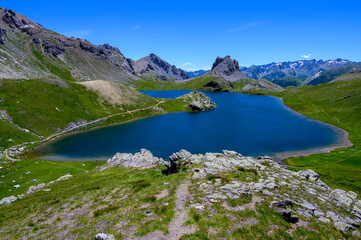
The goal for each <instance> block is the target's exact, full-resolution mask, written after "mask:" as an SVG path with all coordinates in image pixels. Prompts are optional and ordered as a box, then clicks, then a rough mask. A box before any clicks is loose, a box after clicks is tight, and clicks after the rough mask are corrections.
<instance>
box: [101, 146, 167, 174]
mask: <svg viewBox="0 0 361 240" xmlns="http://www.w3.org/2000/svg"><path fill="white" fill-rule="evenodd" d="M158 163H161V160H160V159H159V158H157V157H153V154H152V153H151V152H150V151H148V150H146V149H141V151H140V152H138V153H135V154H134V155H133V154H131V153H117V154H116V155H114V156H113V157H112V158H111V159H109V160H108V162H107V164H106V166H104V167H103V168H102V169H101V170H104V169H106V168H109V167H114V166H123V167H145V166H152V165H156V164H158Z"/></svg>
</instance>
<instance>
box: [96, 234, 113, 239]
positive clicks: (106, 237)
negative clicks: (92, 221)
mask: <svg viewBox="0 0 361 240" xmlns="http://www.w3.org/2000/svg"><path fill="white" fill-rule="evenodd" d="M95 240H115V238H114V236H113V235H111V234H105V233H98V234H97V235H96V236H95Z"/></svg>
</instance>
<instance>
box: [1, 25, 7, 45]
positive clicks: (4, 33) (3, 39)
mask: <svg viewBox="0 0 361 240" xmlns="http://www.w3.org/2000/svg"><path fill="white" fill-rule="evenodd" d="M6 33H7V32H6V30H5V29H2V28H0V44H1V45H4V44H5V40H6V38H5V36H6Z"/></svg>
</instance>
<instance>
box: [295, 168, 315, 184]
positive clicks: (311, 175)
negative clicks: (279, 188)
mask: <svg viewBox="0 0 361 240" xmlns="http://www.w3.org/2000/svg"><path fill="white" fill-rule="evenodd" d="M298 175H299V176H300V177H302V178H304V179H306V180H311V181H317V180H318V179H319V178H320V175H318V173H316V172H315V171H313V170H311V169H307V170H304V171H299V172H298Z"/></svg>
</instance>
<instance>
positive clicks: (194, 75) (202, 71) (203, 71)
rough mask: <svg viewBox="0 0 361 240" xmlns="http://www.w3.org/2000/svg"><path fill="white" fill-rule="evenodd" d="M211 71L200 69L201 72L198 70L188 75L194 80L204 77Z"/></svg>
mask: <svg viewBox="0 0 361 240" xmlns="http://www.w3.org/2000/svg"><path fill="white" fill-rule="evenodd" d="M209 71H210V70H202V69H200V70H197V71H189V72H187V71H186V73H187V74H188V75H189V76H190V77H191V78H194V77H199V76H202V75H204V74H206V73H208V72H209Z"/></svg>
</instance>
